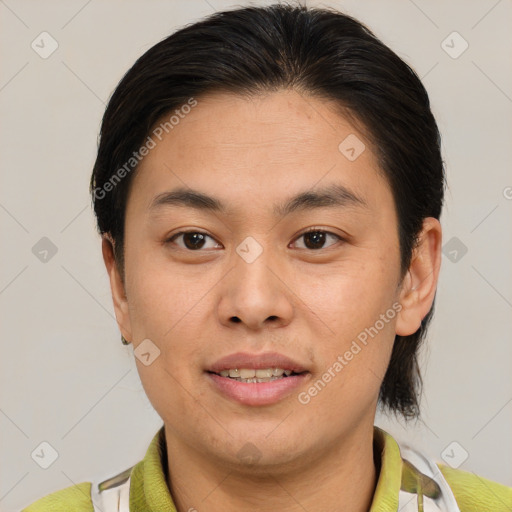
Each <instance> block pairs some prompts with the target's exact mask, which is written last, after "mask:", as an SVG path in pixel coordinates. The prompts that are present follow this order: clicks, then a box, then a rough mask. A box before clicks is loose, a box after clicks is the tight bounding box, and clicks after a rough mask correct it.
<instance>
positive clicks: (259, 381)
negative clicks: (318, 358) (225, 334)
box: [205, 352, 311, 406]
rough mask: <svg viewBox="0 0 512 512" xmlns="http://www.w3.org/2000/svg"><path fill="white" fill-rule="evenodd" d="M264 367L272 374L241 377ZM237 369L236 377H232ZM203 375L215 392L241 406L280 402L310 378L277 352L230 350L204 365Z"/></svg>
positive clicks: (296, 363)
mask: <svg viewBox="0 0 512 512" xmlns="http://www.w3.org/2000/svg"><path fill="white" fill-rule="evenodd" d="M235 370H236V371H235ZM265 370H267V371H269V370H271V371H272V373H273V375H272V377H268V376H266V377H264V378H257V377H256V376H255V378H246V379H245V378H243V375H242V374H244V375H245V373H247V374H249V373H250V374H251V375H252V374H253V373H255V372H258V375H259V374H261V373H262V372H263V373H265ZM221 372H222V375H221ZM227 373H228V375H229V376H228V375H226V374H227ZM232 373H233V377H231V374H232ZM239 373H240V377H235V375H238V374H239ZM274 373H275V375H274ZM205 375H206V377H207V378H208V381H209V382H210V384H211V385H212V387H213V389H214V390H215V391H216V392H217V393H220V394H221V395H222V396H224V397H226V398H228V399H229V400H232V401H235V402H238V403H239V404H242V405H245V406H268V405H271V404H275V403H277V402H280V401H281V400H283V399H284V398H286V397H287V396H289V395H290V394H292V393H294V392H297V390H298V388H300V387H301V386H303V385H304V383H306V382H307V381H308V380H309V379H310V378H311V373H310V372H309V370H308V369H307V368H306V367H305V366H304V365H302V364H300V363H299V362H298V361H295V360H293V359H291V358H289V357H287V356H285V355H283V354H279V353H277V352H265V353H263V354H249V353H246V352H238V353H236V354H230V355H229V356H226V357H223V358H221V359H219V360H218V361H216V362H215V363H213V364H212V365H211V366H210V367H208V368H207V369H206V370H205Z"/></svg>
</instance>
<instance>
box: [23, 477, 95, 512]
mask: <svg viewBox="0 0 512 512" xmlns="http://www.w3.org/2000/svg"><path fill="white" fill-rule="evenodd" d="M71 510H72V511H73V512H94V507H93V505H92V500H91V482H82V483H80V484H76V485H72V486H70V487H66V488H65V489H61V490H60V491H56V492H53V493H51V494H48V495H47V496H44V497H43V498H40V499H38V500H37V501H34V502H33V503H31V504H30V505H29V506H28V507H26V508H24V509H23V510H22V511H21V512H70V511H71Z"/></svg>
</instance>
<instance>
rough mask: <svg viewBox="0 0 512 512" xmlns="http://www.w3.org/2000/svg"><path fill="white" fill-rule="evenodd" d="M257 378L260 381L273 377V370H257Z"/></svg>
mask: <svg viewBox="0 0 512 512" xmlns="http://www.w3.org/2000/svg"><path fill="white" fill-rule="evenodd" d="M256 377H257V378H258V379H265V378H270V377H272V370H271V369H270V368H269V369H267V370H256Z"/></svg>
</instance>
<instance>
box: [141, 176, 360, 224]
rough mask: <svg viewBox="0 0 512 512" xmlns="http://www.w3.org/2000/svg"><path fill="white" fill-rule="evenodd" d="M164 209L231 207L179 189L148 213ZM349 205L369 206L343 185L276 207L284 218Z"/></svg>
mask: <svg viewBox="0 0 512 512" xmlns="http://www.w3.org/2000/svg"><path fill="white" fill-rule="evenodd" d="M164 206H182V207H187V208H194V209H196V210H203V211H211V212H215V213H221V214H228V207H227V205H226V204H224V203H223V202H222V201H221V200H220V199H218V198H216V197H212V196H209V195H207V194H204V193H203V192H200V191H198V190H194V189H190V188H177V189H174V190H171V191H169V192H163V193H161V194H158V195H157V196H155V197H154V198H153V200H152V201H151V204H150V206H149V208H148V210H149V211H150V212H153V211H155V210H158V209H160V208H162V207H164ZM348 206H357V207H364V208H368V204H367V203H366V201H365V200H364V199H363V198H362V197H361V196H358V195H357V194H356V193H354V192H352V191H351V190H349V189H348V188H346V187H345V186H343V185H340V184H335V183H333V184H331V185H328V186H326V187H323V188H320V189H317V190H314V191H313V190H306V191H303V192H300V193H298V194H296V195H295V196H293V197H291V198H289V199H288V200H286V201H284V202H283V203H279V204H275V205H274V208H273V213H274V215H275V216H276V217H284V216H286V215H289V214H291V213H294V212H297V211H305V210H312V209H316V208H327V207H328V208H333V207H335V208H340V207H348Z"/></svg>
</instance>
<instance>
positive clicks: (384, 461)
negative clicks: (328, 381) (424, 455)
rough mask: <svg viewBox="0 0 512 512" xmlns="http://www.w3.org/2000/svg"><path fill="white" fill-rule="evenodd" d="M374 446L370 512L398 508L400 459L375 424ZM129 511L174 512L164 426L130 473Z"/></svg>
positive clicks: (387, 436)
mask: <svg viewBox="0 0 512 512" xmlns="http://www.w3.org/2000/svg"><path fill="white" fill-rule="evenodd" d="M373 434H374V435H373V443H374V453H375V455H376V458H377V459H376V460H377V461H379V459H380V472H379V477H378V480H377V485H376V487H375V493H374V496H373V500H372V504H371V507H370V510H369V512H388V511H389V510H397V509H398V493H399V491H400V485H401V478H402V458H401V457H400V449H399V447H398V444H397V442H396V441H395V439H394V438H393V437H392V436H391V435H390V434H388V433H387V432H385V431H384V430H382V429H381V428H379V427H377V426H375V425H374V427H373ZM130 510H147V511H148V512H149V511H151V512H153V511H155V512H164V511H165V512H176V507H175V505H174V502H173V500H172V497H171V494H170V492H169V488H168V486H167V446H166V443H165V430H164V426H162V427H161V428H160V430H159V431H158V432H157V433H156V434H155V436H154V437H153V439H152V441H151V443H150V445H149V448H148V450H147V452H146V455H145V457H144V459H143V460H141V461H140V462H139V463H137V464H136V465H135V466H134V468H133V470H132V473H131V486H130Z"/></svg>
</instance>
